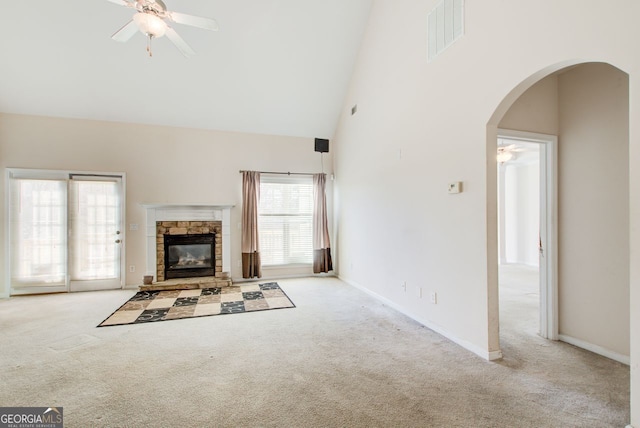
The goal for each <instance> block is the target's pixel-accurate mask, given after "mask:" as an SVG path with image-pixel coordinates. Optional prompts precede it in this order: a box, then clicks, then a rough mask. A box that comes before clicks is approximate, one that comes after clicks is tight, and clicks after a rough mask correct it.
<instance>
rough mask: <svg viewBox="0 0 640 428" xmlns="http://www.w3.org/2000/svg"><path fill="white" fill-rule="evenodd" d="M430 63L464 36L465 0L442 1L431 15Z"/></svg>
mask: <svg viewBox="0 0 640 428" xmlns="http://www.w3.org/2000/svg"><path fill="white" fill-rule="evenodd" d="M428 25H429V61H433V60H434V59H435V58H436V57H437V56H438V55H439V54H440V53H441V52H442V51H444V50H445V49H446V48H448V47H449V46H451V45H452V44H453V42H455V41H456V40H457V39H458V38H459V37H460V36H462V35H463V34H464V0H442V1H440V3H438V4H437V5H436V7H435V8H433V10H432V11H431V12H430V13H429V23H428Z"/></svg>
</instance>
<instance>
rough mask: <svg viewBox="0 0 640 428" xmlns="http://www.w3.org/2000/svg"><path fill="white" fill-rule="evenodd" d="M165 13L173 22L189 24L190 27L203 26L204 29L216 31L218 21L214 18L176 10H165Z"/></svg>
mask: <svg viewBox="0 0 640 428" xmlns="http://www.w3.org/2000/svg"><path fill="white" fill-rule="evenodd" d="M167 15H168V16H169V18H170V19H171V20H172V21H173V22H177V23H178V24H183V25H191V26H192V27H198V28H204V29H205V30H211V31H218V29H219V27H218V23H217V22H216V21H215V20H214V19H210V18H203V17H201V16H192V15H185V14H184V13H178V12H167Z"/></svg>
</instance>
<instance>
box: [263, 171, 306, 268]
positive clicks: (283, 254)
mask: <svg viewBox="0 0 640 428" xmlns="http://www.w3.org/2000/svg"><path fill="white" fill-rule="evenodd" d="M312 217H313V181H312V179H311V177H306V176H295V177H291V176H270V175H266V174H263V175H262V176H261V177H260V207H259V210H258V233H259V235H260V258H261V261H262V265H263V266H276V265H290V264H311V263H312V262H313V242H312V237H313V229H312V228H313V223H312Z"/></svg>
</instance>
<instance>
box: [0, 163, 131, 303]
mask: <svg viewBox="0 0 640 428" xmlns="http://www.w3.org/2000/svg"><path fill="white" fill-rule="evenodd" d="M9 182H10V185H11V190H10V207H9V213H10V214H9V218H10V225H11V226H10V241H11V251H10V252H9V254H10V258H11V263H10V268H11V292H12V294H14V295H15V294H33V293H51V292H60V291H88V290H105V289H116V288H121V287H122V278H123V274H122V256H123V254H122V245H123V244H122V241H123V236H122V230H123V229H122V223H123V215H122V213H123V198H122V195H123V183H122V176H121V175H100V174H73V173H71V174H70V173H63V172H58V171H33V170H10V171H9Z"/></svg>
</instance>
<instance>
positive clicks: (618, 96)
mask: <svg viewBox="0 0 640 428" xmlns="http://www.w3.org/2000/svg"><path fill="white" fill-rule="evenodd" d="M550 82H551V83H550ZM545 91H546V92H545ZM554 91H555V92H554ZM554 97H555V98H554ZM628 97H629V88H628V75H627V74H626V73H625V72H623V71H621V70H619V69H617V68H615V67H613V66H611V65H609V64H604V63H581V64H578V63H562V64H557V65H555V66H552V67H549V68H547V69H545V70H542V71H540V72H539V73H536V74H534V75H532V76H531V77H530V78H529V79H526V80H525V81H524V82H522V83H521V84H520V85H518V87H516V88H515V89H514V90H513V91H512V92H511V93H510V94H509V95H507V97H505V99H504V100H503V101H502V103H501V104H500V105H499V106H498V108H497V109H496V111H495V113H494V115H493V117H492V118H491V120H490V122H489V124H488V128H487V129H488V132H487V153H488V155H487V157H488V159H487V161H488V165H493V166H495V164H496V160H495V153H496V150H497V136H498V129H499V128H509V129H518V130H520V131H529V132H541V133H545V134H555V135H558V136H559V143H558V148H559V156H558V161H559V176H558V182H559V193H558V197H559V205H560V210H559V215H558V219H557V220H558V221H557V226H558V237H557V242H558V244H559V247H558V254H559V261H558V266H557V270H556V272H557V274H558V275H557V278H558V282H557V288H554V289H552V290H551V292H550V295H549V297H550V298H551V299H552V301H551V302H550V305H549V306H548V309H550V310H551V309H553V307H554V306H553V305H554V303H555V307H556V308H557V312H556V314H555V316H556V317H557V318H558V319H559V322H558V327H557V329H558V334H559V336H558V337H559V339H560V340H563V341H565V342H569V343H572V344H574V345H576V346H579V347H582V348H585V349H587V350H590V351H593V352H596V353H599V354H601V355H604V356H606V357H609V358H612V359H615V360H617V361H621V362H623V363H626V364H629V342H628V337H629V324H630V322H629V313H628V298H629V250H628V248H629V218H628V212H629V191H628V189H629V172H628V171H629V170H628V147H629V123H628V120H629V110H628ZM554 103H555V104H554ZM554 109H555V110H554ZM541 111H544V113H545V114H544V115H541V114H540V112H541ZM545 115H546V116H545ZM505 122H507V123H505ZM492 155H493V156H492ZM491 172H495V168H494V169H493V170H492V171H488V173H487V178H488V180H487V182H488V188H487V192H488V193H487V194H488V203H489V206H488V210H489V214H490V217H492V215H491V214H492V211H491V210H492V209H493V208H492V205H493V206H494V207H495V203H496V201H497V191H496V188H497V183H496V181H497V178H495V174H494V177H491ZM493 214H495V217H494V218H496V219H497V209H496V211H494V212H493ZM496 222H497V220H496ZM490 223H492V221H490ZM488 233H489V236H488V241H489V243H490V248H491V246H493V248H495V251H491V252H490V253H491V254H490V256H489V259H490V260H489V261H488V262H489V265H488V268H489V272H490V275H489V300H490V305H489V311H490V314H489V319H490V343H491V344H497V346H498V347H499V346H500V345H499V326H500V316H499V303H498V302H499V291H498V282H499V281H498V275H497V266H498V254H497V248H498V240H497V236H498V228H497V226H496V227H495V228H492V225H491V224H490V226H489V232H488ZM555 290H557V295H554V293H555V292H556V291H555ZM553 300H555V302H554V301H553ZM491 302H493V304H491ZM553 316H554V314H550V317H553ZM549 319H550V320H551V319H552V318H549ZM550 336H551V337H552V336H553V334H552V335H550Z"/></svg>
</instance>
